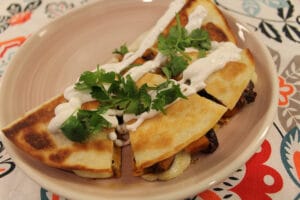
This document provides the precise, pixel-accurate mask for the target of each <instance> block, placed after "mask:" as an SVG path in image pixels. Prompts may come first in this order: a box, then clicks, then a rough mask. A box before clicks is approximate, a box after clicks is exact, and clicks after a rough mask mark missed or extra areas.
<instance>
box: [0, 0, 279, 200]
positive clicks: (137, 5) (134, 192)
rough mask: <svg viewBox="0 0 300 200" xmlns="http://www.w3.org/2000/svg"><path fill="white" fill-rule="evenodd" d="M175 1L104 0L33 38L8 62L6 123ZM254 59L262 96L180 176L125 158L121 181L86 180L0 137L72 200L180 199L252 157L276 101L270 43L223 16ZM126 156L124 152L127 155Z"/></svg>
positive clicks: (32, 173)
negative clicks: (149, 172)
mask: <svg viewBox="0 0 300 200" xmlns="http://www.w3.org/2000/svg"><path fill="white" fill-rule="evenodd" d="M169 2H170V1H153V2H150V3H147V2H143V1H141V0H139V1H138V0H115V1H108V0H107V1H100V2H97V3H95V4H91V5H88V6H86V7H84V8H83V9H80V10H77V11H74V12H72V13H70V14H68V15H67V16H64V17H62V18H60V19H58V20H56V21H54V22H53V23H50V24H49V25H47V26H46V27H44V28H42V29H40V30H39V31H38V32H37V33H35V34H33V35H32V36H30V38H29V39H28V41H26V43H25V44H24V45H23V46H22V47H21V49H20V50H19V51H18V53H17V54H16V55H15V57H14V59H13V61H12V62H11V63H10V66H9V68H8V70H7V71H6V73H5V76H4V78H3V82H2V88H1V91H0V103H1V104H0V105H1V110H0V122H1V127H3V126H4V125H6V124H8V123H9V122H11V121H13V120H14V119H15V118H17V117H18V116H20V115H22V114H23V113H24V112H26V111H28V110H29V109H31V108H33V107H35V106H37V105H38V104H40V103H42V102H43V101H45V100H47V99H48V98H50V97H52V96H56V95H57V94H60V93H62V92H63V90H64V88H65V87H66V86H68V85H70V84H71V83H73V82H74V81H76V79H77V78H78V77H79V75H80V74H81V73H82V72H83V71H85V70H89V69H94V68H95V66H96V65H97V64H101V63H103V62H104V61H106V60H108V59H109V58H110V57H111V52H112V51H113V50H114V48H116V47H119V46H120V45H121V44H123V43H125V42H126V43H127V44H130V42H132V41H133V40H134V39H135V38H136V37H137V36H139V35H140V34H141V33H143V32H144V31H146V30H148V29H149V28H150V27H152V26H153V25H154V23H155V22H156V20H157V19H158V18H159V17H160V16H161V15H162V14H163V12H164V11H165V10H166V8H167V6H168V4H169ZM226 16H227V19H228V20H229V23H230V25H231V27H232V28H233V29H234V31H235V32H236V33H237V35H238V37H239V43H240V45H241V47H248V48H250V49H251V51H252V52H253V54H254V57H255V60H256V64H257V66H256V71H257V74H258V83H257V85H256V91H257V93H258V97H257V99H256V102H255V103H254V104H251V105H249V106H247V107H246V108H245V109H244V110H243V111H242V112H241V113H239V114H238V115H237V116H235V117H234V118H233V119H232V121H231V122H230V123H229V124H228V125H226V126H225V127H223V128H222V129H221V130H220V131H219V132H218V133H217V134H218V137H219V142H220V147H219V148H218V149H217V151H216V152H215V153H213V154H211V155H205V156H202V157H200V159H199V160H198V161H197V162H196V164H193V165H191V166H190V167H189V169H188V170H187V171H185V172H184V174H182V175H181V176H179V177H178V178H176V179H174V180H171V181H168V182H154V183H150V182H145V181H143V180H141V179H140V178H136V177H133V176H132V173H131V170H130V169H131V161H130V160H128V161H127V162H123V164H124V166H123V169H124V170H123V175H122V178H120V179H109V180H87V179H83V178H79V177H77V176H75V175H73V174H71V173H67V172H64V171H61V170H58V169H53V168H50V167H47V166H45V165H43V164H41V163H39V162H38V161H36V160H33V159H31V158H29V157H28V156H27V155H25V154H24V153H23V152H21V151H19V150H18V149H17V148H16V147H15V146H14V145H13V144H11V143H10V142H9V141H8V140H7V139H6V138H5V137H2V140H3V142H4V144H5V147H6V148H7V150H8V152H9V153H10V155H11V156H12V158H13V160H14V161H15V162H16V164H17V165H18V166H19V168H21V169H22V170H23V171H24V172H25V173H26V174H27V175H28V176H29V177H31V178H32V179H33V180H35V181H36V182H38V183H39V184H40V185H42V186H43V187H45V188H46V189H48V190H50V191H53V192H55V193H58V194H61V195H63V196H65V197H67V198H72V199H84V200H86V199H98V200H99V199H103V200H104V199H112V200H115V199H127V200H129V199H130V200H132V199H144V200H145V199H180V198H184V197H187V196H190V195H193V194H195V193H197V192H200V191H202V190H205V189H207V188H208V187H210V186H212V185H213V184H215V183H217V182H219V181H221V180H222V179H224V178H226V177H227V176H228V175H230V174H231V173H232V172H233V171H234V170H236V169H237V168H238V167H240V166H241V165H242V164H243V163H245V162H246V161H247V159H249V158H250V156H251V155H252V154H253V153H254V152H255V151H256V150H257V148H258V147H259V145H260V144H261V143H262V141H263V140H264V138H265V136H266V133H267V130H268V127H269V125H270V124H271V122H272V118H273V116H274V114H275V109H276V104H277V76H276V74H275V67H274V64H273V62H272V59H271V57H270V56H269V54H268V51H267V50H266V48H265V47H264V46H263V45H262V44H261V42H259V41H258V40H257V39H256V38H255V37H254V36H253V34H252V33H250V32H248V31H247V28H245V27H244V26H243V25H242V24H241V23H239V22H237V21H236V20H234V19H233V18H232V17H230V16H229V15H226ZM123 159H124V160H125V159H126V156H125V157H124V158H123Z"/></svg>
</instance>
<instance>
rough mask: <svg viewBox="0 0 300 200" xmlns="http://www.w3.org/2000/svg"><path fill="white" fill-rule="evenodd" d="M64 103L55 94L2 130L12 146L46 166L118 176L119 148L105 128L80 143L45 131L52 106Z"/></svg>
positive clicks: (94, 175)
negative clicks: (110, 138)
mask: <svg viewBox="0 0 300 200" xmlns="http://www.w3.org/2000/svg"><path fill="white" fill-rule="evenodd" d="M64 102H66V100H65V99H64V97H63V96H59V97H56V98H54V99H52V100H50V101H48V102H46V103H44V104H43V105H41V106H40V107H38V108H36V109H35V110H33V111H31V112H29V113H27V114H26V115H25V116H24V117H22V118H20V119H18V120H16V121H15V122H13V123H11V124H10V125H8V126H7V127H6V128H4V129H3V130H2V131H3V133H4V134H5V136H6V137H7V138H8V139H10V140H11V141H12V142H13V143H14V144H15V145H16V146H18V147H19V148H20V149H22V150H23V151H25V152H26V153H28V154H29V155H31V156H33V157H34V158H36V159H38V160H40V161H41V162H43V163H45V164H46V165H48V166H51V167H55V168H59V169H63V170H67V171H73V172H74V173H76V174H77V175H79V176H83V177H87V178H108V177H119V176H120V174H121V170H120V166H121V149H120V148H119V147H116V146H114V144H113V142H112V141H111V140H109V139H108V138H107V132H108V131H110V130H109V129H107V130H105V131H102V132H99V133H97V134H94V135H93V136H92V137H91V138H89V139H88V140H87V141H85V142H84V143H77V142H73V141H71V140H69V139H67V138H66V137H65V136H64V135H63V134H61V133H50V132H49V130H48V124H49V122H50V120H51V119H52V118H53V116H54V115H55V114H54V110H55V107H56V106H57V105H59V104H61V103H64Z"/></svg>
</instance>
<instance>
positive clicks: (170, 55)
mask: <svg viewBox="0 0 300 200" xmlns="http://www.w3.org/2000/svg"><path fill="white" fill-rule="evenodd" d="M184 5H185V1H184V0H175V1H174V2H173V3H172V4H171V5H170V7H169V9H168V10H167V11H166V13H165V14H164V15H163V16H162V18H161V19H160V20H159V21H158V22H157V24H156V25H155V26H154V28H153V29H151V31H150V32H149V33H148V34H147V36H146V37H145V38H144V40H143V41H142V42H141V44H140V46H139V47H138V49H137V50H135V51H130V50H129V49H128V48H127V46H126V45H122V46H121V47H120V48H119V49H116V50H115V51H114V52H113V53H114V54H117V58H118V62H116V63H109V64H105V65H102V66H98V67H97V69H96V70H95V71H93V72H91V71H87V72H84V73H83V74H82V75H81V76H80V78H79V81H78V82H77V83H76V84H75V85H72V86H70V87H69V88H68V89H66V91H65V93H64V97H65V99H66V100H67V102H66V103H64V104H61V105H59V106H58V107H56V109H55V117H54V118H53V119H52V120H51V122H50V123H49V127H48V129H49V131H50V132H52V133H57V132H61V133H63V134H64V135H65V136H66V137H67V138H68V139H70V140H72V141H74V142H80V143H82V142H84V141H85V140H87V139H88V138H89V137H90V136H91V135H92V134H96V133H97V132H99V131H100V130H102V129H110V130H111V132H110V133H109V134H108V138H109V139H110V140H112V141H114V144H115V145H117V146H120V147H122V146H125V145H128V144H130V137H129V135H130V134H135V133H134V132H135V131H136V130H138V129H139V127H140V126H141V125H142V124H143V123H144V122H145V121H146V120H148V119H151V118H154V117H156V116H157V115H158V114H161V113H162V114H163V115H166V116H168V112H167V110H168V108H169V107H170V106H172V105H173V104H176V103H177V102H178V101H181V100H183V101H188V100H187V99H188V97H189V96H191V95H193V94H198V95H199V96H202V97H205V98H207V99H209V100H211V101H213V102H215V103H216V104H220V105H222V106H224V107H227V105H226V103H225V102H223V101H222V100H221V99H219V98H218V97H215V96H214V95H213V94H211V93H210V91H206V86H207V82H206V80H207V78H208V77H210V76H211V75H212V74H214V73H216V72H217V71H219V70H221V69H223V68H224V67H225V66H227V64H228V63H230V62H240V60H241V59H242V54H245V52H244V51H243V50H242V49H240V48H238V47H237V46H236V45H235V44H234V43H233V42H230V41H227V40H228V38H227V37H226V35H225V34H224V33H223V32H222V30H221V29H218V27H216V26H215V25H214V24H212V23H208V24H205V25H203V24H202V23H203V20H205V17H206V16H207V10H206V9H205V8H204V7H203V6H201V5H199V6H197V7H196V8H195V9H194V11H193V12H192V13H191V14H190V15H189V16H186V17H185V18H184V17H182V16H184V13H179V12H180V10H181V9H182V8H183V7H184ZM178 13H179V14H178ZM174 17H175V19H176V20H175V21H174V20H173V22H172V19H174ZM164 29H165V30H167V31H164V32H161V30H164ZM218 30H219V32H218ZM147 74H156V75H159V77H160V78H158V79H159V80H158V81H154V82H156V83H154V84H151V83H147V80H146V83H143V84H141V83H139V81H140V80H141V79H143V78H144V77H145V76H146V75H147ZM212 81H215V80H212ZM157 82H158V83H157ZM255 97H256V93H255V92H254V84H253V82H252V81H250V82H249V83H248V86H247V87H246V89H245V90H244V92H243V93H242V95H241V96H240V99H239V100H238V102H237V103H236V105H235V106H234V107H233V108H232V109H228V110H227V112H226V113H225V114H224V115H223V117H222V118H221V119H220V120H219V121H218V124H219V126H220V125H223V124H224V123H225V122H226V121H227V120H228V119H229V118H230V117H232V116H234V115H235V114H236V113H237V111H239V110H240V109H241V108H242V107H243V106H244V105H246V104H249V103H251V102H254V100H255ZM90 102H94V104H96V105H97V106H96V107H95V106H93V108H86V107H85V106H88V104H89V103H90ZM169 117H172V116H169ZM183 120H184V119H183ZM217 147H218V140H217V136H216V134H215V131H214V127H211V128H210V130H207V132H206V134H204V135H203V136H202V137H200V138H198V139H196V140H195V141H193V142H192V143H190V144H188V145H186V146H185V147H183V148H182V149H181V150H180V151H178V152H177V153H175V154H173V155H172V156H169V157H167V158H163V159H161V160H160V161H158V162H156V163H155V164H153V165H150V166H146V167H144V168H143V169H142V172H141V174H148V175H146V176H144V178H145V179H146V180H157V179H158V180H168V179H170V178H174V177H175V176H177V174H176V173H175V172H171V171H176V170H177V172H178V171H180V172H181V171H183V170H184V169H185V168H186V167H187V166H188V165H189V164H190V162H191V157H190V155H191V154H197V153H199V152H205V153H212V152H214V151H215V150H216V149H217ZM174 168H175V169H176V170H175V169H174ZM178 169H180V170H178ZM153 174H156V175H155V176H154V175H153ZM174 174H176V175H174Z"/></svg>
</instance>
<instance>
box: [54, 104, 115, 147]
mask: <svg viewBox="0 0 300 200" xmlns="http://www.w3.org/2000/svg"><path fill="white" fill-rule="evenodd" d="M103 111H104V110H102V109H100V110H96V111H90V110H78V112H77V113H76V114H75V115H71V116H70V117H69V118H68V119H67V120H66V121H65V122H64V123H63V124H62V126H61V127H60V129H61V130H62V132H63V134H64V135H65V136H66V137H67V138H68V139H69V140H71V141H74V142H83V141H85V140H86V139H87V138H88V137H89V136H90V135H91V134H94V133H96V132H100V131H101V130H102V129H103V128H109V127H110V126H111V124H110V123H109V122H108V121H107V120H106V119H105V118H104V117H103V116H102V115H101V114H102V112H103Z"/></svg>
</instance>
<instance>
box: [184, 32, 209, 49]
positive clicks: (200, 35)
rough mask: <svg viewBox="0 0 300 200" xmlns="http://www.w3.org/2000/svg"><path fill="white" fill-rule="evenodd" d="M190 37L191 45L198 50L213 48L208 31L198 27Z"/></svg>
mask: <svg viewBox="0 0 300 200" xmlns="http://www.w3.org/2000/svg"><path fill="white" fill-rule="evenodd" d="M189 37H190V41H191V47H194V48H196V49H198V50H210V49H211V41H210V39H209V34H208V32H207V31H205V30H203V29H200V28H197V29H195V30H193V31H192V32H191V34H190V35H189Z"/></svg>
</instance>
